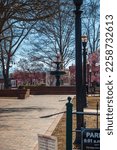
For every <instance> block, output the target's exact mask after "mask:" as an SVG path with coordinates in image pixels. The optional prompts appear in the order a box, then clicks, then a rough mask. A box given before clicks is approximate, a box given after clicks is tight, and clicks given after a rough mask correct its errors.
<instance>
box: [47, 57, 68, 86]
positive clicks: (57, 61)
mask: <svg viewBox="0 0 117 150" xmlns="http://www.w3.org/2000/svg"><path fill="white" fill-rule="evenodd" d="M53 63H54V64H56V70H55V71H50V74H51V75H54V76H55V77H56V86H60V77H61V75H64V74H66V73H65V71H63V70H61V67H60V64H62V63H63V62H62V61H61V59H60V55H59V54H58V55H57V60H56V61H54V62H53Z"/></svg>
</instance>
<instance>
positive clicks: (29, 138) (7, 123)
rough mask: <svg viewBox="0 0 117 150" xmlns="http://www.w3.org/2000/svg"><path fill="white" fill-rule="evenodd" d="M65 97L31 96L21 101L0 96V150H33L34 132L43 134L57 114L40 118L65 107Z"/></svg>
mask: <svg viewBox="0 0 117 150" xmlns="http://www.w3.org/2000/svg"><path fill="white" fill-rule="evenodd" d="M69 96H70V95H69ZM67 97H68V96H67V95H38V96H33V95H31V96H30V97H29V98H27V99H25V100H19V99H15V98H13V99H11V98H10V99H8V98H7V99H3V98H0V150H33V149H34V147H35V146H36V145H37V142H38V138H37V134H46V132H47V131H48V129H49V128H50V126H52V124H54V123H55V120H56V118H57V117H58V115H55V116H53V117H49V118H40V117H41V116H46V115H49V114H53V113H57V112H60V111H63V108H64V110H65V104H66V102H67V101H66V100H67ZM71 97H73V95H72V96H71ZM54 126H55V124H54Z"/></svg>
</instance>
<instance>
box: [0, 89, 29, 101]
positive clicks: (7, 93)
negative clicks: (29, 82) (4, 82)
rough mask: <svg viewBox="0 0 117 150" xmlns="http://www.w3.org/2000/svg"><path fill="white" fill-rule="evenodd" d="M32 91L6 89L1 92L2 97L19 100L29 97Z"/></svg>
mask: <svg viewBox="0 0 117 150" xmlns="http://www.w3.org/2000/svg"><path fill="white" fill-rule="evenodd" d="M29 95H30V89H5V90H0V97H17V98H18V99H25V98H27V97H29Z"/></svg>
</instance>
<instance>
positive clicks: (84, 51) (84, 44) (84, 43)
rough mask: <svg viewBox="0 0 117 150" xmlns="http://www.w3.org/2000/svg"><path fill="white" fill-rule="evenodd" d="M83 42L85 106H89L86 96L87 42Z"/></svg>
mask: <svg viewBox="0 0 117 150" xmlns="http://www.w3.org/2000/svg"><path fill="white" fill-rule="evenodd" d="M82 44H83V106H84V107H87V98H86V97H87V96H86V55H87V52H86V44H87V43H86V42H82Z"/></svg>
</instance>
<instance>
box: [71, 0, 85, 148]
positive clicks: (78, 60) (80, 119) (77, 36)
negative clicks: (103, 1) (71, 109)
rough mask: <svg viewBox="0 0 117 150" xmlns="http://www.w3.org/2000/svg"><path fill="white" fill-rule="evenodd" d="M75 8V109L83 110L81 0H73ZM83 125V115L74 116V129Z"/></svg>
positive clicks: (76, 141)
mask: <svg viewBox="0 0 117 150" xmlns="http://www.w3.org/2000/svg"><path fill="white" fill-rule="evenodd" d="M73 1H74V4H75V6H76V10H75V49H76V54H75V55H76V111H80V112H83V101H82V46H81V13H82V11H81V10H80V7H81V5H82V3H83V0H73ZM81 127H83V116H82V115H77V116H76V130H77V131H79V130H81ZM74 145H81V132H76V139H75V141H74Z"/></svg>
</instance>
